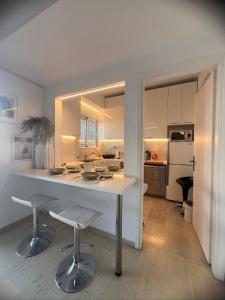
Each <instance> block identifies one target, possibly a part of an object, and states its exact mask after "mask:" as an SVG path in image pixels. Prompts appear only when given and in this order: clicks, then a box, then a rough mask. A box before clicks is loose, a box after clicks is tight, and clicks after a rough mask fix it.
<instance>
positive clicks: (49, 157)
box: [43, 139, 54, 169]
mask: <svg viewBox="0 0 225 300" xmlns="http://www.w3.org/2000/svg"><path fill="white" fill-rule="evenodd" d="M43 152H44V153H43V154H44V155H43V156H44V157H43V159H44V161H43V167H44V169H51V168H53V167H54V149H53V141H52V139H50V140H48V141H47V142H46V143H45V144H44V147H43Z"/></svg>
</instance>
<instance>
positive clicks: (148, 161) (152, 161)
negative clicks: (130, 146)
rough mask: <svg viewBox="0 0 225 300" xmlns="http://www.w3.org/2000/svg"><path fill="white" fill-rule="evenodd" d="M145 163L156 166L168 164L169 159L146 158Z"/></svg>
mask: <svg viewBox="0 0 225 300" xmlns="http://www.w3.org/2000/svg"><path fill="white" fill-rule="evenodd" d="M144 164H145V165H156V166H166V165H167V161H166V160H153V159H150V160H145V162H144Z"/></svg>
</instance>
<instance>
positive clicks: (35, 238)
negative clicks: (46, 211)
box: [11, 194, 58, 257]
mask: <svg viewBox="0 0 225 300" xmlns="http://www.w3.org/2000/svg"><path fill="white" fill-rule="evenodd" d="M11 198H12V200H13V201H14V202H17V203H19V204H22V205H26V206H29V207H32V209H33V233H32V235H30V236H28V237H27V238H26V239H25V240H23V241H22V242H21V243H20V244H19V246H18V247H17V251H16V253H17V254H18V255H20V256H23V257H30V256H35V255H37V254H39V253H41V252H43V251H44V250H46V249H47V248H48V247H49V245H50V243H51V242H52V240H53V238H52V235H51V234H49V233H47V232H42V233H41V232H40V230H41V229H43V228H48V227H49V226H48V225H46V224H41V225H40V226H39V222H38V215H39V210H40V209H41V208H42V207H43V206H44V204H46V203H48V202H50V201H53V200H58V199H57V198H55V197H51V196H47V195H44V194H35V195H32V196H30V197H23V198H22V197H17V196H12V197H11Z"/></svg>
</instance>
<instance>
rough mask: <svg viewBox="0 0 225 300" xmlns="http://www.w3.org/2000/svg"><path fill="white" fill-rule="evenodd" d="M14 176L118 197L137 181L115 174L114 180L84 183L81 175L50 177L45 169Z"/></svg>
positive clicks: (31, 170)
mask: <svg viewBox="0 0 225 300" xmlns="http://www.w3.org/2000/svg"><path fill="white" fill-rule="evenodd" d="M14 174H15V175H20V176H24V177H28V178H33V179H39V180H45V181H49V182H53V183H60V184H65V185H70V186H74V187H79V188H84V189H90V190H96V191H101V192H106V193H112V194H117V195H123V194H124V193H125V192H126V191H127V190H128V189H129V188H130V187H132V186H133V185H134V184H135V183H136V181H137V180H136V178H134V177H128V176H125V175H124V174H123V172H115V173H113V174H114V176H113V178H112V179H106V180H104V181H96V180H94V181H84V180H82V179H81V177H80V175H81V174H80V173H71V174H60V175H50V174H49V173H48V170H44V169H25V170H19V171H16V172H15V173H14Z"/></svg>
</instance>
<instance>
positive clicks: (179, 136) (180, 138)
mask: <svg viewBox="0 0 225 300" xmlns="http://www.w3.org/2000/svg"><path fill="white" fill-rule="evenodd" d="M193 138H194V136H193V130H192V129H181V130H177V129H174V130H170V131H169V139H170V142H192V141H193Z"/></svg>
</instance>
